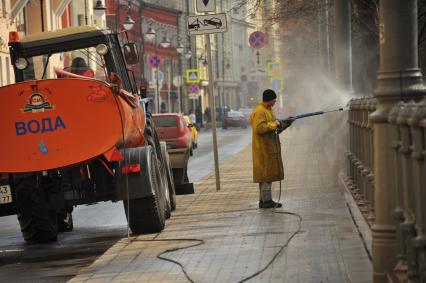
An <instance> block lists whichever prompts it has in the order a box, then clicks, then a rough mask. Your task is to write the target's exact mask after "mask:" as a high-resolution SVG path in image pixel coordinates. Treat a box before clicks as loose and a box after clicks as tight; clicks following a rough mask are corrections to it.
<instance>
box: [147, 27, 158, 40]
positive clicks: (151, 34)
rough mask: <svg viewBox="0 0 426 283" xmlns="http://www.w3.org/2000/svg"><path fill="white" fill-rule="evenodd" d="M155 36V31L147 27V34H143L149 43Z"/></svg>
mask: <svg viewBox="0 0 426 283" xmlns="http://www.w3.org/2000/svg"><path fill="white" fill-rule="evenodd" d="M155 36H156V33H155V30H154V29H153V28H152V27H151V26H149V28H148V30H147V32H146V33H145V39H146V40H147V41H149V42H152V41H154V39H155Z"/></svg>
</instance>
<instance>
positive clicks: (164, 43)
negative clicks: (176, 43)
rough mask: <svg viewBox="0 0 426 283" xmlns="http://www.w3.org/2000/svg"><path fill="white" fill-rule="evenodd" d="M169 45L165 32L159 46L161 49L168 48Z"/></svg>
mask: <svg viewBox="0 0 426 283" xmlns="http://www.w3.org/2000/svg"><path fill="white" fill-rule="evenodd" d="M170 45H171V43H170V40H169V39H168V38H167V32H164V36H163V40H161V42H160V46H161V47H163V48H169V47H170Z"/></svg>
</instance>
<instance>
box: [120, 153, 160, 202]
mask: <svg viewBox="0 0 426 283" xmlns="http://www.w3.org/2000/svg"><path fill="white" fill-rule="evenodd" d="M120 153H121V154H122V156H123V157H124V158H125V160H124V161H120V162H119V164H118V165H119V166H118V172H116V175H117V178H116V186H115V188H116V194H115V196H116V200H126V199H127V196H129V199H136V198H145V197H152V196H154V195H155V188H154V187H152V186H151V184H152V180H151V179H150V178H151V175H150V172H148V170H146V169H147V168H151V167H152V165H151V164H150V163H151V158H150V156H151V154H152V147H151V146H143V147H136V148H127V149H126V150H125V152H124V150H120ZM136 164H139V165H140V172H135V173H127V174H122V173H121V168H122V167H124V166H128V165H136ZM140 184H144V185H143V186H141V185H140ZM127 190H128V191H129V192H128V193H127Z"/></svg>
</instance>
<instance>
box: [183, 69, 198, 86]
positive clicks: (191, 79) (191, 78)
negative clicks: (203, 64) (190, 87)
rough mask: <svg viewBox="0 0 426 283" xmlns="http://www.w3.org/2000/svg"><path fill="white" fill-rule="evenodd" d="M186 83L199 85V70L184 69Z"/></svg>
mask: <svg viewBox="0 0 426 283" xmlns="http://www.w3.org/2000/svg"><path fill="white" fill-rule="evenodd" d="M186 82H187V83H199V82H200V69H186Z"/></svg>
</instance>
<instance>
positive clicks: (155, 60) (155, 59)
mask: <svg viewBox="0 0 426 283" xmlns="http://www.w3.org/2000/svg"><path fill="white" fill-rule="evenodd" d="M160 64H161V58H160V56H158V55H153V56H151V57H150V58H149V65H150V66H151V68H158V66H160Z"/></svg>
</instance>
